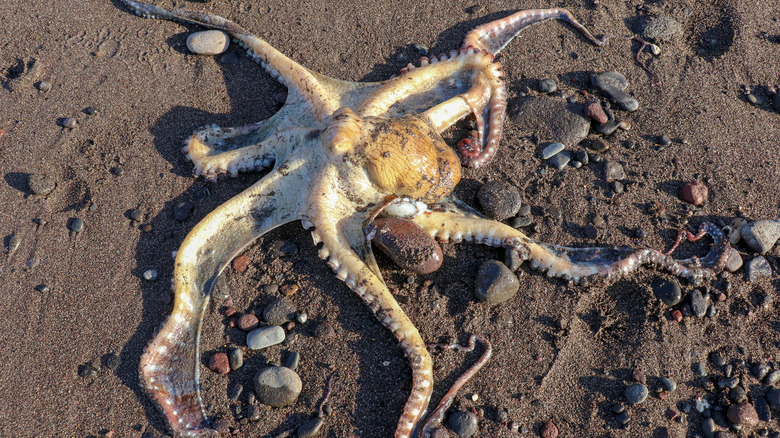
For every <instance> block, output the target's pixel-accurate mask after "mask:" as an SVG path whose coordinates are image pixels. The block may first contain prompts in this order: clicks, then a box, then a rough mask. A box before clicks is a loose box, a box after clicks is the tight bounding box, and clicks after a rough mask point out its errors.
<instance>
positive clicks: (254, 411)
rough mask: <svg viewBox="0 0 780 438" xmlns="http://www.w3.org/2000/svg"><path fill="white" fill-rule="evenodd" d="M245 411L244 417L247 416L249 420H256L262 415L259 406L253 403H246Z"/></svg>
mask: <svg viewBox="0 0 780 438" xmlns="http://www.w3.org/2000/svg"><path fill="white" fill-rule="evenodd" d="M245 413H246V418H248V419H249V420H250V421H257V420H259V419H260V418H262V415H263V412H262V411H261V410H260V408H259V407H257V406H255V405H248V406H247V407H246V411H245ZM228 433H229V431H228Z"/></svg>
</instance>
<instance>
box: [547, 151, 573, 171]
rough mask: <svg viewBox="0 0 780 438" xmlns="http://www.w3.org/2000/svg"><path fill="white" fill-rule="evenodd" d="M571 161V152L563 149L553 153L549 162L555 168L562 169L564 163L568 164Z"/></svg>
mask: <svg viewBox="0 0 780 438" xmlns="http://www.w3.org/2000/svg"><path fill="white" fill-rule="evenodd" d="M570 161H571V154H569V153H568V152H566V151H564V152H561V153H558V154H555V155H553V156H552V158H550V164H552V165H553V166H555V168H556V169H558V170H562V169H563V168H564V167H566V165H568V164H569V162H570Z"/></svg>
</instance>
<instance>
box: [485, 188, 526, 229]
mask: <svg viewBox="0 0 780 438" xmlns="http://www.w3.org/2000/svg"><path fill="white" fill-rule="evenodd" d="M477 199H478V200H479V203H480V205H481V206H482V211H483V212H484V213H485V214H486V215H487V216H488V217H490V218H491V219H495V220H499V221H500V220H504V219H507V218H510V217H512V216H514V215H516V214H517V212H518V211H519V210H520V206H521V205H522V198H521V196H520V191H519V190H517V187H515V186H514V185H512V184H509V183H507V182H504V181H490V182H488V183H486V184H483V185H482V187H480V188H479V190H478V191H477Z"/></svg>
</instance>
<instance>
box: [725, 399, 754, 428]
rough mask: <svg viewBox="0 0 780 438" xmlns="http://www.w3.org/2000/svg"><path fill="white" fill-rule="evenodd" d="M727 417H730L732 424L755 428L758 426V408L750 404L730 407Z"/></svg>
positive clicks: (743, 403) (744, 403) (745, 403)
mask: <svg viewBox="0 0 780 438" xmlns="http://www.w3.org/2000/svg"><path fill="white" fill-rule="evenodd" d="M726 416H727V417H729V420H731V422H732V423H734V424H738V425H741V426H755V425H756V424H758V413H757V412H756V408H755V407H753V405H752V404H750V403H749V402H742V403H740V404H738V405H731V406H729V410H728V411H727V412H726Z"/></svg>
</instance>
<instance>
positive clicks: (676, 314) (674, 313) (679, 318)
mask: <svg viewBox="0 0 780 438" xmlns="http://www.w3.org/2000/svg"><path fill="white" fill-rule="evenodd" d="M672 319H674V320H675V321H677V322H682V320H683V314H682V312H680V311H679V310H672Z"/></svg>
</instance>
